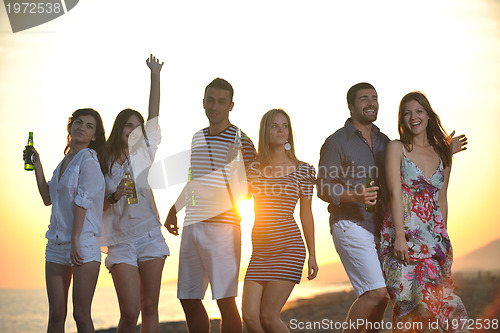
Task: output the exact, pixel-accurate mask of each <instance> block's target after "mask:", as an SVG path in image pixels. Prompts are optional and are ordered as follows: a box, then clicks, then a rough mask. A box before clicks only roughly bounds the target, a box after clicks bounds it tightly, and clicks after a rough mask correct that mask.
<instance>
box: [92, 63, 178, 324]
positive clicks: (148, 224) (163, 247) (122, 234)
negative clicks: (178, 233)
mask: <svg viewBox="0 0 500 333" xmlns="http://www.w3.org/2000/svg"><path fill="white" fill-rule="evenodd" d="M146 63H147V65H148V67H149V68H150V70H151V92H150V97H149V114H148V119H147V123H146V124H144V118H143V117H142V115H141V114H140V113H139V112H137V111H135V110H132V109H125V110H123V111H121V112H120V113H119V114H118V116H117V117H116V119H115V122H114V124H113V129H112V131H111V134H110V136H109V138H108V140H107V142H106V153H105V161H106V162H107V168H106V171H105V180H106V200H105V202H104V217H103V236H102V238H101V239H100V242H101V245H102V246H107V248H108V255H107V258H106V267H107V268H108V269H109V271H110V272H111V275H112V277H113V282H114V285H115V290H116V294H117V296H118V302H119V304H120V322H119V323H118V328H117V332H119V333H121V332H135V327H136V325H137V320H138V318H139V313H140V312H141V311H142V325H141V332H157V331H158V327H159V320H158V301H159V297H160V285H161V275H162V271H163V265H164V263H165V258H166V257H167V256H168V255H169V250H168V247H167V244H166V243H165V239H164V237H163V235H162V233H161V229H160V228H161V223H160V221H159V216H158V210H157V209H156V205H155V202H154V198H153V191H152V189H151V187H150V186H149V184H148V180H147V178H148V173H149V169H150V167H151V164H152V163H153V160H154V156H155V154H156V150H157V149H158V144H159V143H160V139H161V135H160V128H159V126H158V115H159V110H160V71H161V68H162V66H163V63H160V62H159V61H158V60H157V59H156V58H155V57H154V56H152V55H151V56H150V57H149V58H148V59H147V60H146Z"/></svg>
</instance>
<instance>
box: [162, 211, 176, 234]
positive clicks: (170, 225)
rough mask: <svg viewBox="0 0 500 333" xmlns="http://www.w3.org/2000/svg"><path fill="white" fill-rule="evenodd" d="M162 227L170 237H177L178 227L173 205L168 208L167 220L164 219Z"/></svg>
mask: <svg viewBox="0 0 500 333" xmlns="http://www.w3.org/2000/svg"><path fill="white" fill-rule="evenodd" d="M164 226H165V228H167V230H168V232H170V233H171V234H172V235H175V236H178V235H179V227H178V226H177V211H176V209H175V205H174V206H172V208H170V211H169V212H168V215H167V218H166V219H165V224H164Z"/></svg>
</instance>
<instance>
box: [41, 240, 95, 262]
mask: <svg viewBox="0 0 500 333" xmlns="http://www.w3.org/2000/svg"><path fill="white" fill-rule="evenodd" d="M70 252H71V242H65V243H58V242H55V241H52V240H48V241H47V246H46V247H45V261H47V262H52V263H55V264H60V265H65V266H74V265H73V264H72V263H71V257H70ZM80 255H81V257H82V263H84V264H85V263H87V262H91V261H97V262H101V247H100V246H99V241H98V240H97V237H92V238H87V239H84V240H81V241H80Z"/></svg>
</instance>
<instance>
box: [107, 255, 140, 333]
mask: <svg viewBox="0 0 500 333" xmlns="http://www.w3.org/2000/svg"><path fill="white" fill-rule="evenodd" d="M110 271H111V276H112V277H113V283H114V285H115V290H116V295H117V297H118V303H119V304H120V322H119V323H118V328H117V330H116V332H117V333H135V327H136V325H137V319H138V318H139V312H140V311H141V293H140V290H139V270H138V268H137V267H135V266H133V265H129V264H116V265H113V266H112V267H111V270H110Z"/></svg>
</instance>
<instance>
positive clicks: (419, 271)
mask: <svg viewBox="0 0 500 333" xmlns="http://www.w3.org/2000/svg"><path fill="white" fill-rule="evenodd" d="M398 129H399V135H400V140H395V141H391V142H390V143H389V145H388V147H387V154H386V174H387V186H388V192H389V196H390V209H389V210H388V211H387V215H386V217H385V219H384V223H383V227H382V231H381V246H380V257H381V262H382V265H383V268H384V274H385V278H386V283H387V289H388V291H389V295H390V297H391V300H392V302H393V331H395V332H405V331H411V332H428V331H432V332H465V331H467V329H466V327H464V325H465V324H466V321H467V312H466V310H465V307H464V305H463V303H462V301H461V300H460V298H459V297H457V296H456V295H455V294H454V293H453V282H452V279H451V264H452V260H453V253H452V248H451V243H450V238H449V237H448V233H447V231H446V226H447V220H448V219H447V218H448V203H447V188H448V182H449V179H450V171H451V163H452V148H451V143H450V139H451V138H450V137H448V136H447V135H446V133H445V131H444V129H443V127H442V125H441V121H440V119H439V117H438V115H437V114H436V113H435V112H434V110H433V109H432V108H431V105H430V103H429V101H428V99H427V97H426V96H425V95H424V94H423V93H421V92H411V93H409V94H407V95H406V96H404V97H403V99H402V100H401V103H400V106H399V119H398ZM459 150H463V149H458V151H459ZM455 151H457V149H455Z"/></svg>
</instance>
